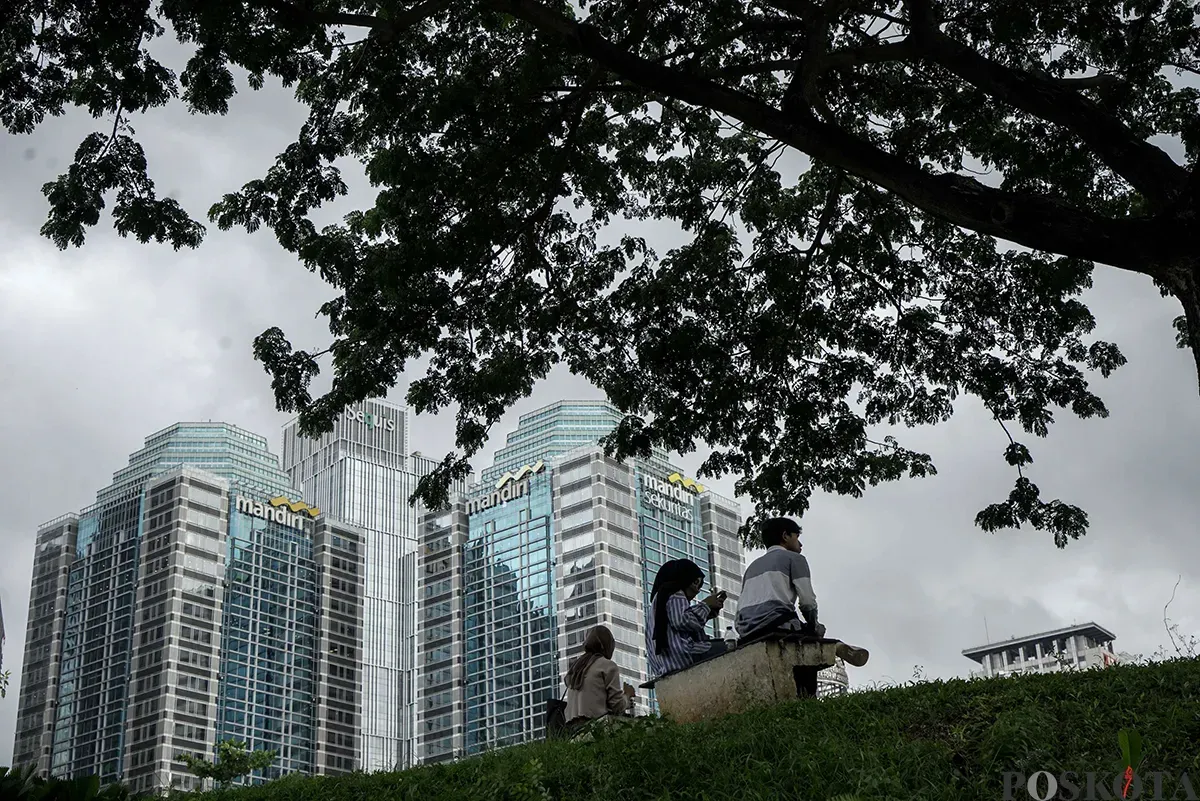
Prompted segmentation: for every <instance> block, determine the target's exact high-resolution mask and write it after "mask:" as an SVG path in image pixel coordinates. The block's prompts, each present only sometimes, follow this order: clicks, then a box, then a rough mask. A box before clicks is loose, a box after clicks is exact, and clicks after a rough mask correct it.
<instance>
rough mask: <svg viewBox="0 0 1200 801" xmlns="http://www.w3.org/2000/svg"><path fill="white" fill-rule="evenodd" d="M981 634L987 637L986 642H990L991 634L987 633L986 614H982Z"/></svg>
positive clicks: (989, 643)
mask: <svg viewBox="0 0 1200 801" xmlns="http://www.w3.org/2000/svg"><path fill="white" fill-rule="evenodd" d="M983 636H985V637H987V644H988V645H991V644H992V635H991V634H989V633H988V627H987V615H984V616H983Z"/></svg>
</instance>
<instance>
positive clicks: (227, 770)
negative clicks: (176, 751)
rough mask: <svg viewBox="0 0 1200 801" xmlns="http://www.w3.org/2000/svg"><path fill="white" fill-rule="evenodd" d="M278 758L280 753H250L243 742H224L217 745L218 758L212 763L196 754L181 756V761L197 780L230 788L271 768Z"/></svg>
mask: <svg viewBox="0 0 1200 801" xmlns="http://www.w3.org/2000/svg"><path fill="white" fill-rule="evenodd" d="M277 756H279V752H278V751H250V750H248V746H247V745H246V743H245V741H243V740H224V741H222V742H219V743H217V758H216V759H215V760H213V761H211V762H210V761H209V760H207V759H204V758H203V757H200V756H196V755H194V754H181V755H180V756H179V761H180V762H182V763H183V764H184V765H185V766H186V767H187V769H188V770H190V771H191V772H192V774H193V775H195V776H196V777H197V778H200V779H212V780H213V781H214V782H216V783H217V785H218V786H219V787H228V786H229V785H230V784H232V783H233V782H234V781H235V780H236V779H240V778H242V777H243V776H249V775H250V774H251V773H253V772H254V771H256V770H264V769H266V768H269V767H271V765H272V763H274V762H275V758H276V757H277Z"/></svg>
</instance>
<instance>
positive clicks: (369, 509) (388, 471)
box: [283, 400, 462, 771]
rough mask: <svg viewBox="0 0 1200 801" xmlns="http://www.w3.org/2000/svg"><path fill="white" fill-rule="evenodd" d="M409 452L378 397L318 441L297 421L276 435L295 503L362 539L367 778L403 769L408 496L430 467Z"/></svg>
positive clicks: (411, 562) (408, 705)
mask: <svg viewBox="0 0 1200 801" xmlns="http://www.w3.org/2000/svg"><path fill="white" fill-rule="evenodd" d="M409 445H410V443H409V420H408V410H407V409H406V408H405V407H403V406H398V405H396V404H392V403H389V402H387V401H383V400H370V401H366V402H365V403H362V404H359V405H357V406H353V407H351V408H349V409H347V410H346V411H345V412H344V413H343V414H342V415H341V416H340V417H339V418H338V419H337V421H336V422H335V424H334V430H333V431H332V432H330V433H328V434H325V435H323V436H322V437H320V438H318V439H312V438H308V437H303V436H301V435H300V432H299V422H298V420H293V421H291V422H289V423H288V424H287V425H286V426H284V430H283V466H284V469H285V470H286V471H287V472H288V475H289V476H290V478H291V480H292V481H293V482H294V483H295V485H296V486H297V487H299V488H300V489H301V491H302V493H303V496H304V497H305V498H306V499H307V500H309V501H310V502H311V503H313V504H315V505H317V506H319V507H320V508H322V509H325V510H328V511H329V513H330V514H331V515H332V516H333V517H336V518H337V519H339V520H342V521H345V522H346V523H349V524H351V525H354V526H357V527H359V528H361V529H362V530H363V531H364V532H366V540H365V553H364V570H365V575H364V576H363V586H364V604H365V612H364V620H363V629H364V631H363V675H362V688H363V692H362V704H363V706H362V709H361V710H360V716H361V731H362V738H363V749H364V750H363V764H362V768H363V769H364V770H368V771H375V770H393V769H396V768H404V767H408V766H410V765H411V764H413V748H414V744H415V728H414V727H415V716H416V709H415V702H416V678H417V665H416V627H417V559H418V556H417V550H418V532H417V520H418V516H419V515H420V514H421V512H420V511H419V510H417V509H415V508H413V507H410V506H409V505H408V499H409V498H410V497H411V496H412V494H413V493H414V492H415V491H416V488H417V482H418V481H419V480H420V479H421V477H422V476H424V475H426V474H427V473H428V472H429V471H430V470H431V469H432V468H433V467H434V463H433V462H432V461H430V460H429V459H426V458H424V457H422V456H421V455H420V453H411V454H410V453H409ZM457 488H458V489H462V485H459V486H458V487H457Z"/></svg>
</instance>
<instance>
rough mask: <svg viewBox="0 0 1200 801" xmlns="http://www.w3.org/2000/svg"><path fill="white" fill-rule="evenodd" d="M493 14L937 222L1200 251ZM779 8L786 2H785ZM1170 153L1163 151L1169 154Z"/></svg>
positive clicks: (1118, 259) (509, 5) (1073, 245)
mask: <svg viewBox="0 0 1200 801" xmlns="http://www.w3.org/2000/svg"><path fill="white" fill-rule="evenodd" d="M489 1H490V4H491V5H492V7H493V8H496V9H497V10H501V11H504V12H506V13H509V14H512V15H514V16H516V17H518V18H519V19H522V20H524V21H526V22H528V23H529V24H530V25H532V26H533V27H535V28H536V29H537V30H539V31H541V32H542V33H544V34H547V35H551V36H554V37H555V38H557V39H558V40H559V41H560V42H562V44H563V45H564V46H566V47H568V48H570V49H571V50H574V51H575V52H577V53H579V54H580V55H583V56H585V57H587V58H589V59H592V60H593V61H595V62H596V63H597V64H600V65H602V66H604V67H605V68H606V69H608V70H609V71H611V72H613V73H615V74H616V75H618V76H620V77H621V78H622V79H623V80H625V81H628V82H630V83H636V84H638V85H640V86H643V87H645V88H646V89H648V90H650V91H653V92H655V93H659V94H664V95H667V96H670V97H674V98H677V99H679V100H681V101H683V102H686V103H690V104H692V105H695V106H698V107H703V108H709V109H712V110H713V111H714V112H716V113H721V114H727V115H729V116H731V117H734V118H736V119H738V120H740V121H741V122H742V123H744V124H745V125H747V126H749V127H751V128H755V129H757V130H759V131H761V132H762V133H764V134H766V135H768V136H771V137H773V138H775V139H776V140H778V141H780V142H783V143H784V144H786V145H789V146H791V147H794V148H796V149H797V150H800V151H802V152H804V153H807V154H808V155H809V156H811V157H813V158H814V159H818V160H820V161H823V162H825V163H826V164H828V165H830V166H833V167H840V168H842V169H844V170H845V171H846V172H848V173H851V174H852V175H856V176H859V177H860V178H863V179H865V180H867V181H870V182H872V183H874V184H876V185H878V186H880V187H882V188H884V189H887V190H889V191H891V192H893V193H895V194H896V195H897V196H899V197H901V198H903V199H904V200H906V201H907V202H909V203H911V204H912V205H914V206H916V207H917V208H918V209H921V210H922V211H925V212H927V213H929V214H931V215H933V216H935V217H938V218H940V219H942V220H945V221H947V222H950V223H952V224H954V225H959V226H962V227H963V228H968V229H970V230H974V231H978V232H980V233H983V234H988V235H990V236H996V237H999V238H1001V239H1006V240H1008V241H1010V242H1014V243H1016V244H1020V245H1025V246H1026V247H1030V248H1033V249H1035V250H1042V251H1046V252H1050V253H1058V254H1061V255H1064V256H1068V257H1073V258H1082V259H1088V260H1090V261H1097V262H1100V263H1102V264H1110V265H1112V266H1115V267H1120V268H1123V269H1128V270H1133V271H1136V272H1141V273H1144V274H1146V275H1151V276H1156V277H1157V276H1159V275H1161V274H1162V268H1161V265H1162V264H1164V263H1167V262H1172V261H1176V260H1178V259H1179V258H1180V257H1181V256H1184V255H1188V254H1192V253H1195V252H1196V251H1197V250H1200V234H1197V233H1186V232H1182V231H1180V229H1179V227H1178V226H1177V225H1175V224H1173V223H1172V222H1171V221H1164V220H1161V219H1158V218H1129V219H1110V218H1107V217H1104V216H1102V215H1099V214H1095V213H1093V212H1091V211H1088V210H1084V209H1078V208H1075V207H1073V206H1071V205H1070V204H1068V203H1066V202H1064V201H1062V200H1059V199H1057V198H1053V197H1050V196H1046V195H1035V194H1018V193H1014V192H1007V191H1003V190H999V189H993V188H992V187H989V186H987V185H985V184H982V183H980V182H979V181H975V180H973V179H970V178H966V177H964V176H960V175H954V174H949V173H945V174H941V175H934V174H930V173H929V172H927V171H926V170H925V169H923V168H922V167H921V166H919V165H916V164H911V163H909V162H907V161H905V160H904V159H901V158H899V157H897V156H895V155H893V154H891V153H888V152H886V151H884V150H881V149H879V148H878V147H876V146H875V145H874V144H872V143H870V142H868V141H867V140H865V139H862V138H860V137H858V136H856V135H854V134H852V133H850V132H847V131H844V130H842V129H840V128H838V127H837V126H834V125H830V124H828V123H824V122H821V121H819V120H816V119H814V118H808V119H805V118H803V117H797V116H795V115H786V114H784V113H783V112H781V111H779V110H778V109H776V108H774V107H772V106H770V105H767V104H765V103H763V102H761V101H759V100H757V99H756V98H754V97H751V96H749V95H746V94H744V93H742V92H739V91H738V90H736V89H732V88H729V87H726V86H722V85H720V84H718V83H716V82H715V81H712V80H710V79H708V78H706V77H703V76H699V75H693V74H687V73H683V72H680V71H678V70H675V69H672V68H670V67H666V66H663V65H660V64H655V63H653V62H651V61H648V60H646V59H644V58H641V57H640V56H637V55H635V54H633V53H629V52H627V51H625V50H623V49H621V48H619V47H617V46H616V45H614V44H613V43H612V42H610V41H609V40H607V39H605V38H604V36H603V35H602V34H600V33H599V32H598V31H597V30H596V29H595V28H594V27H592V26H590V25H588V24H586V23H581V22H578V21H576V20H573V19H570V18H567V17H564V16H563V15H562V14H561V13H559V12H557V11H554V10H552V9H550V8H548V7H547V6H545V5H542V4H541V3H540V2H537V0H489ZM777 4H778V3H777ZM1159 152H1161V151H1159Z"/></svg>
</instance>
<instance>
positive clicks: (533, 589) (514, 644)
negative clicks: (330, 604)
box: [418, 401, 742, 762]
mask: <svg viewBox="0 0 1200 801" xmlns="http://www.w3.org/2000/svg"><path fill="white" fill-rule="evenodd" d="M579 409H586V410H589V411H588V413H589V414H592V415H594V416H595V417H605V416H607V419H608V420H609V421H610V423H612V420H613V418H614V417H615V418H617V419H619V415H618V414H617V413H616V412H615V410H613V409H612V407H611V406H607V405H606V404H602V403H587V404H582V405H579V406H577V405H576V403H575V402H566V401H564V402H562V403H558V404H554V405H553V406H550V407H547V408H546V409H543V410H538V411H536V412H532V413H530V414H528V415H524V416H523V417H522V418H521V421H520V426H521V428H519V429H518V430H517V431H516V432H514V433H513V434H510V435H509V437H508V445H506V448H505V455H504V461H503V465H504V467H505V469H504V470H502V471H498V470H497V469H496V468H495V467H493V468H489V469H488V470H485V471H484V472H483V475H484V476H488V477H490V479H489V480H485V481H484V482H483V483H481V484H478V485H475V486H473V487H471V488H469V489H468V491H467V492H466V493H465V494H463V495H462V496H459V497H456V498H455V501H454V504H453V505H452V507H451V508H449V509H446V510H439V511H437V512H431V513H428V514H426V515H425V517H424V520H423V525H422V534H423V542H424V545H425V547H424V549H423V553H422V567H423V570H422V574H421V579H422V594H421V599H422V611H421V626H422V628H421V635H420V654H421V661H422V680H421V687H420V693H419V698H420V705H419V710H420V711H419V715H418V723H419V728H420V738H421V740H420V752H419V754H418V756H419V758H420V759H421V760H422V761H427V762H435V761H443V760H447V759H452V758H455V757H457V756H462V755H468V754H474V753H479V752H481V751H483V750H485V749H487V748H494V747H503V746H507V745H512V744H516V743H519V742H524V741H526V740H529V739H535V738H537V737H540V736H542V727H543V715H544V713H545V703H546V701H547V700H549V699H551V698H557V697H559V696H560V695H561V693H562V690H563V687H562V683H561V676H562V675H563V674H565V672H566V670H567V666H568V664H569V662H570V660H571V659H573V658H575V657H576V656H578V655H579V654H580V653H581V652H582V646H583V640H584V637H585V636H586V633H587V631H588V629H590V628H591V627H592V626H595V625H597V624H604V625H606V626H608V627H609V628H610V629H611V630H612V632H613V635H614V638H615V640H616V652H615V654H614V657H613V658H614V661H616V662H617V664H618V665H620V667H621V673H622V675H623V677H624V679H625V681H627V682H629V683H631V684H635V685H636V684H639V683H641V682H643V681H645V680H646V679H648V678H649V676H648V674H647V664H646V654H645V610H646V609H647V608H648V603H649V591H650V587H651V585H652V583H653V580H654V575H655V573H656V572H657V569H658V567H659V566H661V564H662V563H663V561H665V560H666V559H677V558H691V559H693V561H695V562H696V563H697V564H699V565H700V566H701V568H703V569H704V570H705V572H706V573H708V574H709V575H710V576H715V577H714V578H713V579H712V581H713V582H717V583H720V585H721V586H722V588H724V589H727V590H729V591H730V593H731V594H730V599H729V603H728V605H727V606H726V610H725V612H724V613H723V614H722V615H721V617H720V618H719V619H718V620H714V621H713V623H712V632H711V633H712V634H713V635H714V636H719V634H720V632H721V631H723V627H724V626H725V625H729V624H731V623H732V620H733V614H734V612H735V610H736V604H737V592H738V590H739V589H740V584H741V573H742V570H741V559H742V557H741V543H740V541H739V540H738V538H737V536H736V530H737V521H738V519H739V517H740V512H739V510H738V507H737V505H736V504H735V503H733V502H732V501H729V500H727V499H724V498H721V497H720V496H717V495H715V494H713V493H711V492H709V491H707V489H706V488H704V487H703V486H701V485H699V484H697V483H696V482H695V481H694V480H692V479H689V478H686V477H684V476H683V475H682V474H681V473H680V472H679V471H678V470H677V469H675V468H674V467H672V466H671V465H670V464H669V463H668V462H667V460H666V459H665V458H664V457H662V456H658V457H656V458H654V459H650V460H644V461H643V460H631V461H628V462H622V461H617V460H616V459H613V458H611V457H608V456H606V455H605V454H604V452H603V449H602V448H600V447H598V446H597V445H596V444H595V443H594V440H595V439H598V438H599V437H601V436H603V435H604V434H606V433H608V431H609V430H611V428H609V429H605V428H603V427H601V426H593V425H591V423H592V422H593V421H592V420H591V419H588V420H587V422H588V425H586V426H580V425H579V420H580V416H581V415H580V413H579ZM612 424H615V423H612ZM557 425H562V426H564V428H565V429H566V430H565V431H564V432H561V433H560V432H558V431H557V430H556V426H557ZM522 428H526V429H528V430H529V433H523V432H522V430H521V429H522ZM580 431H584V432H586V433H585V434H583V435H580V434H579V432H580ZM576 436H584V437H585V440H586V441H587V442H588V443H590V444H584V445H582V446H580V445H578V444H577V443H573V444H575V447H574V448H573V449H568V450H566V451H560V450H558V449H559V448H562V447H566V445H565V444H564V443H572V437H576ZM533 441H537V442H541V443H542V444H543V445H544V446H545V447H546V449H547V450H546V452H545V453H538V452H537V451H536V450H534V449H533V448H532V447H531V446H529V443H530V442H533ZM514 453H516V454H519V455H518V456H516V457H514V456H513V454H514ZM499 458H500V456H499V455H498V459H499ZM517 459H527V460H530V461H527V462H525V463H523V464H520V465H518V464H516V463H515V461H516V460H517ZM643 696H645V694H644V693H643ZM652 702H653V699H652V698H647V697H642V698H641V699H640V703H641V708H642V710H645V709H647V707H648V706H652Z"/></svg>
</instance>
